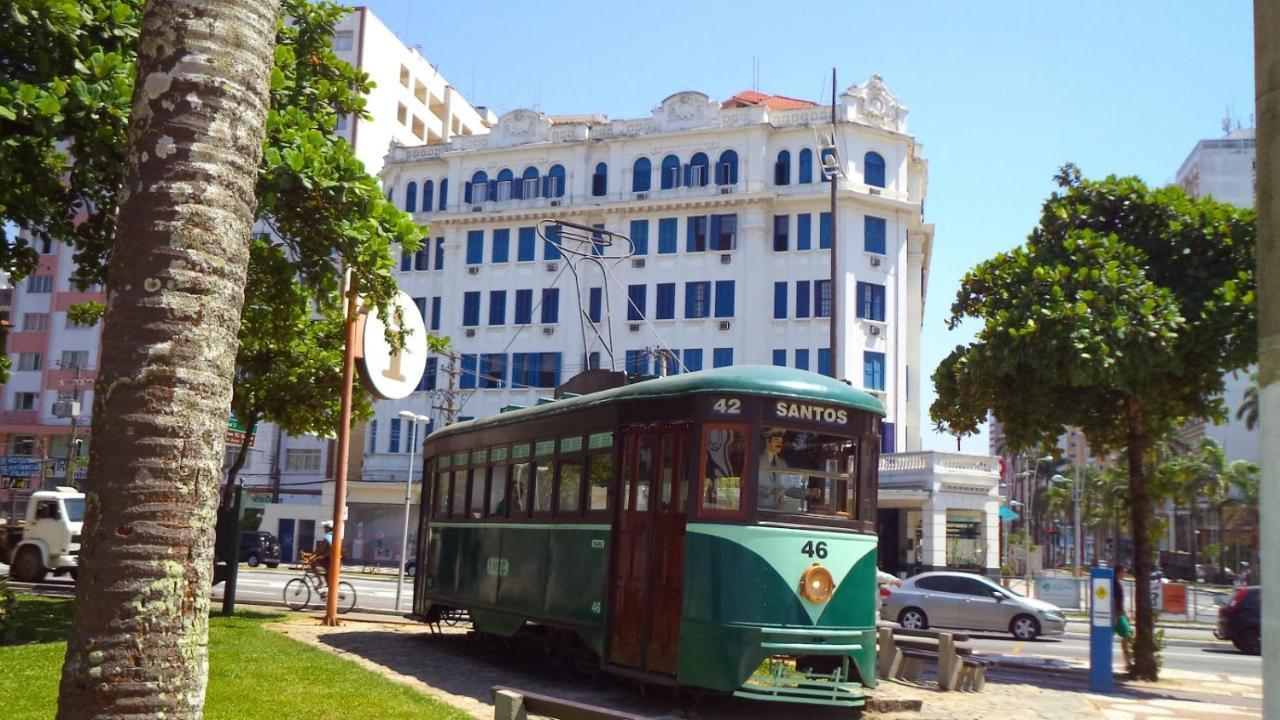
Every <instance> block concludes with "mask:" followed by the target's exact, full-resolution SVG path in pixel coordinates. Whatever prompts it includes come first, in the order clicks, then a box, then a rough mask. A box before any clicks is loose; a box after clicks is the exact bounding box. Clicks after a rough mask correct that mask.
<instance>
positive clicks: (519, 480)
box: [509, 463, 533, 517]
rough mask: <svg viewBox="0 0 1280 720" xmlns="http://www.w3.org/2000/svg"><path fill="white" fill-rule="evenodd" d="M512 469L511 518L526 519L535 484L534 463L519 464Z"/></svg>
mask: <svg viewBox="0 0 1280 720" xmlns="http://www.w3.org/2000/svg"><path fill="white" fill-rule="evenodd" d="M511 469H512V472H511V501H510V503H509V504H510V505H511V517H526V516H528V514H529V490H530V486H531V485H532V484H533V483H532V480H533V463H517V464H515V465H512V466H511Z"/></svg>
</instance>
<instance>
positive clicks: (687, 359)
mask: <svg viewBox="0 0 1280 720" xmlns="http://www.w3.org/2000/svg"><path fill="white" fill-rule="evenodd" d="M682 356H683V359H684V367H685V369H686V370H688V371H689V372H697V371H699V370H701V369H702V351H701V350H699V349H698V348H692V349H689V350H685V351H684V352H683V353H682Z"/></svg>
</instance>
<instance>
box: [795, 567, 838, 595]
mask: <svg viewBox="0 0 1280 720" xmlns="http://www.w3.org/2000/svg"><path fill="white" fill-rule="evenodd" d="M835 591H836V581H835V578H833V577H831V571H830V570H828V569H826V568H824V567H822V566H821V565H819V564H818V563H814V564H813V565H811V566H809V567H808V568H807V569H806V570H805V571H804V574H803V575H801V576H800V594H801V595H803V596H804V599H805V600H808V601H809V602H811V603H817V604H822V603H825V602H827V601H828V600H830V599H831V596H832V595H833V594H834V593H835Z"/></svg>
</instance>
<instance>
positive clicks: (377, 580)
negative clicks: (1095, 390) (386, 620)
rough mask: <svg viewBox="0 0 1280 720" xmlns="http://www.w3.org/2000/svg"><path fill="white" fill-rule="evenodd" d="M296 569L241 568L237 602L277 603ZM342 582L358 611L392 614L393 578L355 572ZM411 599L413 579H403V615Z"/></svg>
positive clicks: (219, 589) (217, 593)
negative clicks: (351, 588)
mask: <svg viewBox="0 0 1280 720" xmlns="http://www.w3.org/2000/svg"><path fill="white" fill-rule="evenodd" d="M301 576H302V572H301V571H298V570H287V569H285V568H284V567H280V568H277V569H275V570H266V569H257V570H250V569H249V568H248V567H246V566H244V565H241V566H240V572H239V576H238V577H237V579H236V601H237V602H246V603H277V604H278V603H280V602H282V600H283V598H284V585H285V583H287V582H289V580H291V579H292V578H295V577H301ZM342 579H343V580H345V581H347V582H349V583H351V584H352V585H353V586H354V587H355V589H356V608H357V609H359V610H381V611H391V610H394V609H395V603H396V578H395V576H394V575H391V576H378V577H370V576H368V575H359V574H356V573H343V574H342ZM225 587H226V585H225V583H224V584H220V585H218V586H216V587H215V588H214V589H213V598H214V599H215V600H218V601H219V602H221V600H222V593H223V590H224V588H225ZM412 596H413V578H411V577H405V579H404V589H403V591H402V593H401V598H400V608H401V610H403V611H404V612H408V611H409V609H410V602H411V601H410V598H411V597H412ZM319 602H320V601H319V600H318V599H317V598H315V597H312V600H311V603H312V604H313V605H318V603H319Z"/></svg>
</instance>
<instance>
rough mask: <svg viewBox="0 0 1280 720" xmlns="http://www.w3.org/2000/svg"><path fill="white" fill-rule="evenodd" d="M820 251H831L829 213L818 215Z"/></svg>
mask: <svg viewBox="0 0 1280 720" xmlns="http://www.w3.org/2000/svg"><path fill="white" fill-rule="evenodd" d="M818 249H819V250H830V249H831V213H829V212H824V213H821V214H819V215H818Z"/></svg>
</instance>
